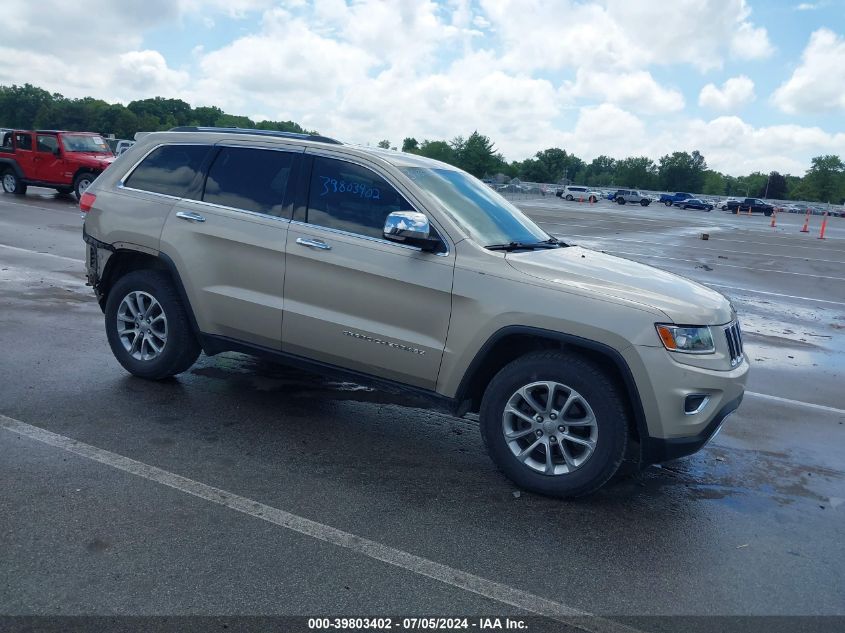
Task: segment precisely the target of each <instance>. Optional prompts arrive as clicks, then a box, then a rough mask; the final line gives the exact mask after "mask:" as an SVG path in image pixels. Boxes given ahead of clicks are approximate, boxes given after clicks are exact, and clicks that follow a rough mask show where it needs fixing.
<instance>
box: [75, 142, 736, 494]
mask: <svg viewBox="0 0 845 633" xmlns="http://www.w3.org/2000/svg"><path fill="white" fill-rule="evenodd" d="M80 208H81V209H82V211H83V212H85V215H86V217H85V222H84V226H83V238H84V240H85V243H86V248H87V254H86V267H87V276H88V281H89V283H90V284H91V285H92V286H93V289H94V292H95V294H96V297H97V299H98V301H99V304H100V307H101V308H102V310H103V312H104V313H105V322H104V324H105V330H106V336H107V339H108V342H109V345H110V346H111V349H112V351H113V353H114V355H115V357H116V358H117V360H118V361H119V362H120V364H121V365H122V366H123V367H124V368H125V369H126V370H127V371H129V372H130V373H132V374H134V375H136V376H140V377H142V378H147V379H153V380H157V379H163V378H167V377H169V376H173V375H175V374H178V373H180V372H183V371H186V370H187V369H188V368H189V367H190V366H191V365H192V364H193V363H194V361H196V359H197V357H198V356H199V354H200V352H201V351H204V352H205V353H206V354H209V355H213V354H218V353H220V352H224V351H229V350H235V351H239V352H244V353H248V354H253V355H258V356H261V357H263V358H266V359H271V360H275V361H278V362H281V363H285V364H289V365H293V366H296V367H299V368H303V369H308V370H311V371H316V372H319V373H329V374H332V375H336V376H341V377H345V379H348V380H354V381H356V382H359V383H363V384H373V385H381V386H385V385H388V386H390V387H391V388H395V389H400V390H403V391H404V392H407V393H412V394H415V396H416V397H415V400H414V401H415V402H419V399H420V398H423V399H425V400H426V401H427V402H429V403H431V406H432V407H435V408H438V409H441V410H445V411H448V412H450V413H452V414H454V415H464V414H466V413H468V412H476V413H478V416H479V420H480V428H481V433H482V437H483V439H484V443H485V445H486V447H487V450H488V451H489V453H490V455H491V457H492V459H493V461H494V462H495V463H496V464H497V465H498V467H499V468H500V469H501V470H502V472H504V473H505V474H506V475H507V476H508V477H510V478H511V479H512V480H513V481H514V482H516V483H517V484H518V485H519V486H521V487H523V488H526V489H528V490H532V491H536V492H539V493H543V494H548V495H554V496H559V497H571V496H578V495H584V494H587V493H590V492H591V491H594V490H596V489H597V488H599V487H600V486H601V485H603V484H604V483H605V482H606V481H608V480H609V479H610V478H611V477H612V476H613V474H614V473H615V472H616V471H617V469H618V468H619V466H620V464H621V463H622V461H623V459H633V460H636V461H639V462H640V463H653V462H662V461H666V460H671V459H674V458H677V457H681V456H683V455H688V454H691V453H693V452H695V451H697V450H698V449H700V448H701V447H702V446H703V445H704V444H705V443H706V442H707V441H709V439H710V438H711V437H712V436H713V435H714V434H715V433H716V432H717V430H718V429H719V427H720V425H721V424H722V422H723V421H724V419H725V417H726V416H727V415H728V414H729V413H731V412H732V411H733V410H735V409H736V408H737V407H738V406H739V403H740V401H741V399H742V395H743V391H744V384H745V381H746V376H747V372H748V363H747V359H746V356H745V354H744V353H743V349H742V337H741V333H740V328H739V322H738V320H737V315H736V312H735V311H734V309H733V307H732V305H731V304H730V302H729V301H728V300H727V299H726V298H725V297H724V296H722V295H721V294H719V293H718V292H716V291H714V290H712V289H710V288H708V287H706V286H702V285H700V284H697V283H695V282H692V281H689V280H687V279H684V278H682V277H679V276H677V275H674V274H671V273H668V272H665V271H662V270H657V269H654V268H651V267H649V266H646V265H643V264H639V263H636V262H633V261H631V260H627V259H619V258H617V257H614V256H612V255H607V254H605V253H601V252H596V251H591V250H587V249H584V248H580V247H577V246H570V245H568V244H566V243H564V242H561V241H560V240H558V239H556V238H555V237H553V236H551V235H549V234H548V233H546V232H545V231H544V230H543V229H541V228H540V227H539V226H538V225H537V224H535V223H534V222H533V221H532V220H531V219H529V218H528V217H527V216H525V215H523V214H522V212H521V211H519V210H518V209H517V208H516V207H514V206H513V205H511V204H510V203H509V202H508V201H507V200H505V199H504V198H502V197H501V196H499V195H498V194H496V193H495V192H493V191H491V190H490V188H489V187H487V186H486V185H484V184H483V183H482V182H480V181H478V180H476V179H475V178H473V177H472V176H470V175H469V174H467V173H465V172H463V171H461V170H459V169H457V168H455V167H453V166H451V165H446V164H444V163H441V162H438V161H433V160H430V159H427V158H424V157H421V156H417V155H414V154H409V153H403V152H395V151H389V150H381V149H375V148H367V147H360V146H352V145H349V146H347V145H343V144H340V143H338V142H337V141H333V140H332V139H326V138H324V137H318V136H309V135H300V134H285V133H281V132H274V133H270V132H268V133H264V134H259V133H256V131H255V130H242V131H236V130H232V129H213V128H177V130H176V131H171V132H160V133H153V134H149V135H148V136H146V137H144V139H143V140H141V141H139V142H138V143H137V144H136V145H135V146H134V147H132V148H131V149H129V150H128V152H127V155H126V157H125V158H122V159H120V162H119V163H117V164H115V166H114V167H112V168H111V169H109V170H107V171H105V172H104V173H103V174H102V175H101V176H100V177H99V178H98V179H97V180H96V181H95V182H94V183H93V184H92V185H91V187H90V188H89V189H88V190H87V191H86V192H85V193H83V195H82V200H81V202H80ZM186 388H187V389H190V388H191V387H190V385H187V386H186ZM305 432H308V431H305ZM314 432H317V433H319V431H318V430H315V431H314ZM358 432H366V430H361V429H359V431H358Z"/></svg>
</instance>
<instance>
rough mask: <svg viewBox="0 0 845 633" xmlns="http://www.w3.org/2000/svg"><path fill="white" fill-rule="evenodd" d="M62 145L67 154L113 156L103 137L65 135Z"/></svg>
mask: <svg viewBox="0 0 845 633" xmlns="http://www.w3.org/2000/svg"><path fill="white" fill-rule="evenodd" d="M62 143H63V144H64V146H65V151H66V152H93V153H97V154H111V153H112V152H111V150H110V149H109V146H108V145H107V144H106V142H105V141H104V140H103V137H102V136H90V135H87V134H64V135H62Z"/></svg>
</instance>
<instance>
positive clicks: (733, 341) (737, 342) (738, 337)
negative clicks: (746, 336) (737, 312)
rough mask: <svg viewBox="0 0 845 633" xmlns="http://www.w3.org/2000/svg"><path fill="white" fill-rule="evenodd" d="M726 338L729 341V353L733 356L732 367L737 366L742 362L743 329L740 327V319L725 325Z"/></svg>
mask: <svg viewBox="0 0 845 633" xmlns="http://www.w3.org/2000/svg"><path fill="white" fill-rule="evenodd" d="M725 340H726V341H727V343H728V354H729V355H730V357H731V367H736V366H737V365H739V364H740V363H741V362H742V359H743V355H742V331H741V330H740V329H739V321H734V322H733V323H729V324H728V325H727V327H725Z"/></svg>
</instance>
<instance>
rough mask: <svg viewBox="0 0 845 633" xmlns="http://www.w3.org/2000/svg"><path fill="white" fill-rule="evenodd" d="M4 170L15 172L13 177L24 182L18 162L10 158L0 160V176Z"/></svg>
mask: <svg viewBox="0 0 845 633" xmlns="http://www.w3.org/2000/svg"><path fill="white" fill-rule="evenodd" d="M6 169H11V170H12V171H13V172H15V176H17V177H18V178H20V179H21V180H24V173H23V170H22V169H21V166H20V165H18V161H16V160H14V159H12V158H0V174H2V173H4V172H5V171H6Z"/></svg>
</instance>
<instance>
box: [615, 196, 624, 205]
mask: <svg viewBox="0 0 845 633" xmlns="http://www.w3.org/2000/svg"><path fill="white" fill-rule="evenodd" d="M616 204H625V198H623V197H622V196H619V197H618V198H616Z"/></svg>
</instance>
